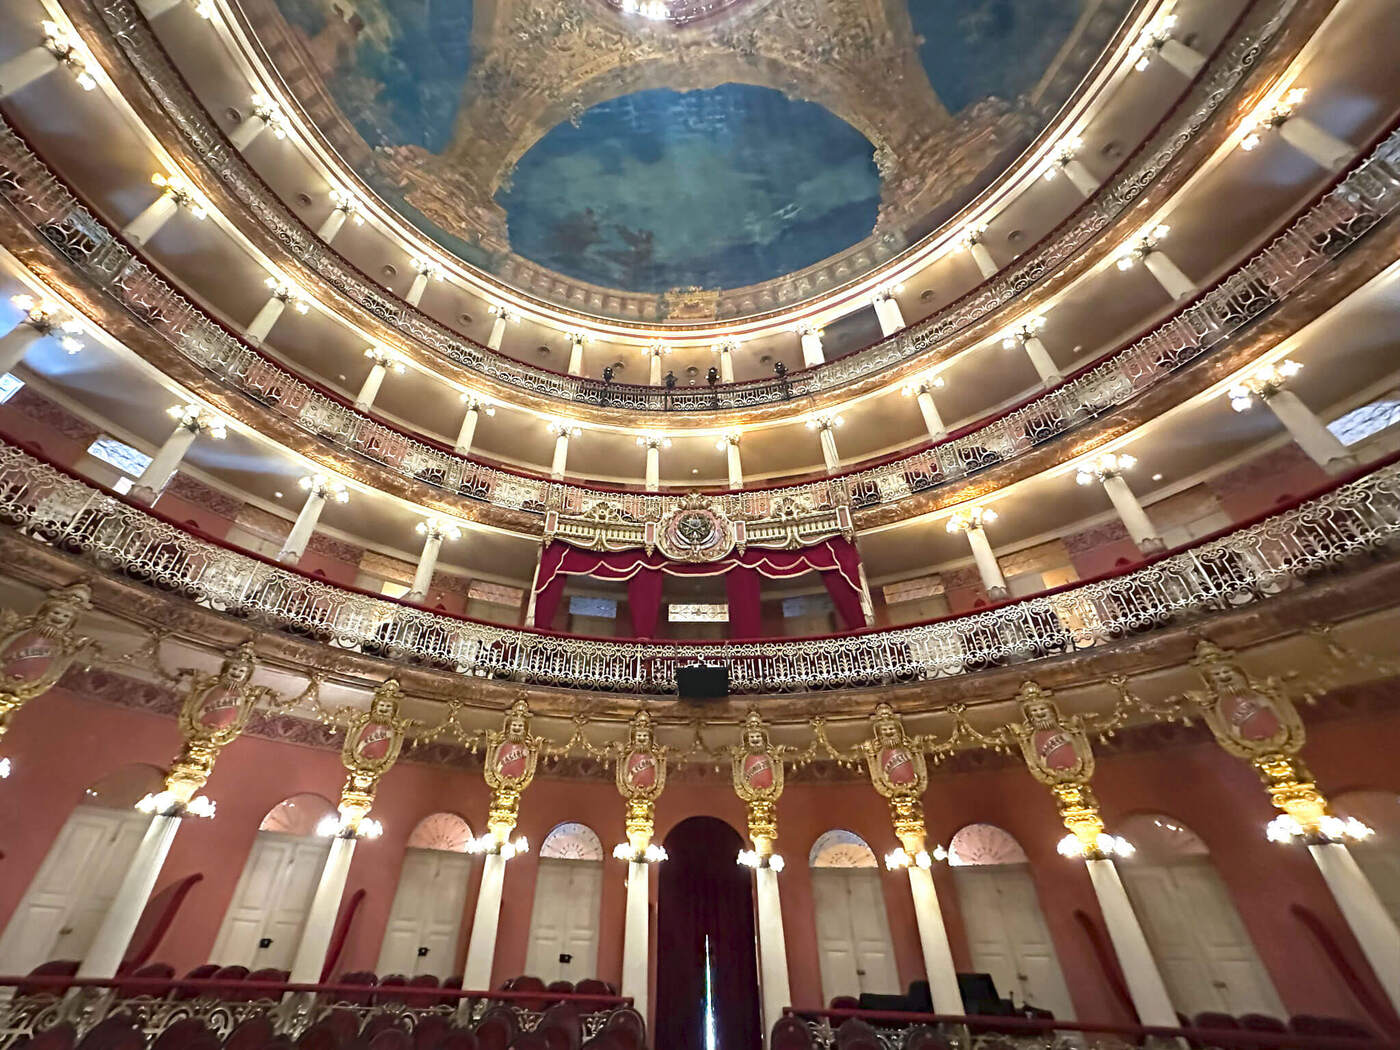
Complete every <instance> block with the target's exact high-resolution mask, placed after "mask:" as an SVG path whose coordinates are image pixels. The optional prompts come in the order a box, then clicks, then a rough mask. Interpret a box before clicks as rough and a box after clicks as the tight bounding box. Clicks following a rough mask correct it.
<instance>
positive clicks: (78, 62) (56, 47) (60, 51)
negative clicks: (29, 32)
mask: <svg viewBox="0 0 1400 1050" xmlns="http://www.w3.org/2000/svg"><path fill="white" fill-rule="evenodd" d="M39 28H40V29H41V30H42V31H43V34H44V36H43V39H42V40H40V42H39V46H40V47H42V48H43V49H44V50H45V51H47V52H48V53H49V54H51V55H53V57H54V58H56V59H57V60H58V62H59V64H60V65H62V66H63V67H64V68H65V69H67V70H68V71H69V72H70V73H72V74H73V78H74V79H75V80H77V82H78V86H79V87H81V88H82V89H83V90H84V91H91V90H92V89H93V88H95V87H97V81H96V80H95V79H94V78H93V75H92V74H91V73H89V72H88V69H87V65H86V63H84V62H83V58H82V50H81V48H80V47H79V45H78V43H77V41H75V40H74V39H73V38H72V37H70V36H69V35H68V34H67V33H66V32H64V30H63V27H62V26H60V25H59V24H58V23H57V22H52V21H50V20H48V19H44V20H43V21H42V22H40V23H39Z"/></svg>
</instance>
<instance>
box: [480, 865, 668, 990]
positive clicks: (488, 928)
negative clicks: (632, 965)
mask: <svg viewBox="0 0 1400 1050" xmlns="http://www.w3.org/2000/svg"><path fill="white" fill-rule="evenodd" d="M644 866H645V865H644ZM505 876H506V859H505V857H503V856H501V855H500V854H499V853H488V854H487V855H486V865H485V867H483V868H482V869H481V888H480V889H479V890H477V893H476V914H475V917H474V918H473V919H472V935H471V940H470V941H468V942H467V965H466V967H465V969H464V970H463V971H462V987H463V988H466V989H467V990H468V991H473V992H477V991H487V990H489V989H490V987H491V963H492V961H493V960H494V959H495V957H496V926H497V924H498V923H499V922H500V920H501V887H502V885H503V884H504V882H505ZM624 981H625V977H624ZM624 994H626V993H624ZM468 1002H469V1000H466V999H464V1000H462V1009H461V1010H459V1011H458V1013H459V1016H461V1015H462V1013H463V1012H464V1010H465V1009H466V1008H467V1007H468Z"/></svg>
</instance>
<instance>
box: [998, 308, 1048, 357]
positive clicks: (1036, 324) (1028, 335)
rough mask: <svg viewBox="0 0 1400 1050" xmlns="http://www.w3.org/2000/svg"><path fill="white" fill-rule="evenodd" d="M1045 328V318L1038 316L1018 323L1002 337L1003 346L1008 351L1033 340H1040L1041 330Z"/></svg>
mask: <svg viewBox="0 0 1400 1050" xmlns="http://www.w3.org/2000/svg"><path fill="white" fill-rule="evenodd" d="M1044 327H1045V318H1044V317H1041V316H1040V315H1039V314H1037V315H1036V316H1034V317H1027V318H1026V319H1025V320H1022V321H1018V322H1017V323H1016V324H1015V325H1013V326H1012V327H1010V328H1008V329H1007V330H1006V332H1005V334H1003V335H1002V337H1001V345H1002V346H1003V347H1005V348H1006V349H1007V350H1011V349H1014V348H1015V347H1018V346H1025V345H1026V343H1028V342H1029V341H1030V340H1032V339H1036V338H1039V336H1040V332H1041V330H1042V329H1043V328H1044Z"/></svg>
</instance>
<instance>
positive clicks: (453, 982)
mask: <svg viewBox="0 0 1400 1050" xmlns="http://www.w3.org/2000/svg"><path fill="white" fill-rule="evenodd" d="M442 987H443V988H445V989H448V990H451V991H458V992H460V991H461V990H462V975H461V974H460V973H457V974H453V975H452V976H451V977H448V978H446V979H445V980H444V981H443V982H442ZM438 1001H439V1002H441V1003H446V1004H447V1005H449V1006H455V1005H456V1004H457V1003H460V1002H461V1001H462V1000H461V997H460V996H456V995H444V996H443V997H442V998H441V999H439V1000H438Z"/></svg>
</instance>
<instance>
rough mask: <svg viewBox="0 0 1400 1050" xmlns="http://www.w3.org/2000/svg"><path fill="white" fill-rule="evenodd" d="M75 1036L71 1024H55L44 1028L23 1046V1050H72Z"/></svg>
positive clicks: (75, 1039)
mask: <svg viewBox="0 0 1400 1050" xmlns="http://www.w3.org/2000/svg"><path fill="white" fill-rule="evenodd" d="M75 1042H77V1036H76V1034H75V1033H74V1032H73V1026H72V1025H71V1024H57V1025H54V1026H53V1027H52V1028H45V1029H44V1030H43V1031H42V1032H40V1033H39V1034H38V1035H36V1036H35V1037H34V1038H33V1039H31V1040H29V1042H28V1043H26V1044H25V1045H24V1050H73V1044H74V1043H75Z"/></svg>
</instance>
